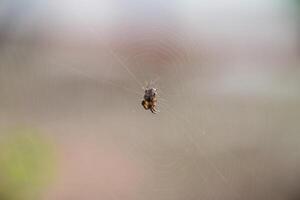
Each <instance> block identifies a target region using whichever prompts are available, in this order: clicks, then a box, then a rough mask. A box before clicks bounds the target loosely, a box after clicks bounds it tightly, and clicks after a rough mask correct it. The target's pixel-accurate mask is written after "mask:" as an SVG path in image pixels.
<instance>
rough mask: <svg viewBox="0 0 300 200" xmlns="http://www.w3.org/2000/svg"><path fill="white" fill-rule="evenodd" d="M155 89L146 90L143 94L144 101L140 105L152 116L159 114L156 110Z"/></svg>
mask: <svg viewBox="0 0 300 200" xmlns="http://www.w3.org/2000/svg"><path fill="white" fill-rule="evenodd" d="M156 97H157V89H155V88H146V89H145V94H144V100H143V101H142V105H143V107H144V108H145V110H150V111H151V112H152V113H153V114H156V113H157V112H159V111H158V110H157V109H156V106H157V99H156Z"/></svg>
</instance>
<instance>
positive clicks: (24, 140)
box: [0, 128, 55, 200]
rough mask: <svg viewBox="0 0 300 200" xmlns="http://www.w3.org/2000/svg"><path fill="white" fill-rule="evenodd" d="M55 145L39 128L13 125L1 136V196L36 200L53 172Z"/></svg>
mask: <svg viewBox="0 0 300 200" xmlns="http://www.w3.org/2000/svg"><path fill="white" fill-rule="evenodd" d="M54 161H55V159H54V148H53V144H52V143H51V142H49V141H48V140H47V139H46V138H45V137H44V136H43V135H41V134H40V133H39V132H38V131H37V130H35V129H32V128H13V129H9V130H6V131H1V135H0V199H1V200H27V199H30V200H32V199H35V198H36V197H37V196H38V193H39V192H40V191H41V190H42V189H43V187H45V186H46V184H47V183H49V182H50V181H51V179H52V177H53V174H54V166H55V165H54V163H55V162H54Z"/></svg>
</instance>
